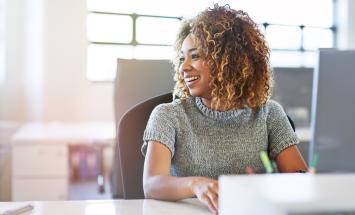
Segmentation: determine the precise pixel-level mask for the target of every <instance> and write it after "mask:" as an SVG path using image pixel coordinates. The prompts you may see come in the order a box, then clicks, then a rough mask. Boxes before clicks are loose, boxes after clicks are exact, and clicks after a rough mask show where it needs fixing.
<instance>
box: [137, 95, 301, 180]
mask: <svg viewBox="0 0 355 215" xmlns="http://www.w3.org/2000/svg"><path fill="white" fill-rule="evenodd" d="M150 140H154V141H158V142H160V143H162V144H163V145H165V146H166V147H167V148H168V149H169V150H170V152H171V155H172V160H171V175H174V176H207V177H211V178H215V179H216V178H217V177H218V176H219V175H222V174H243V173H245V168H246V167H247V166H249V167H252V168H253V169H254V171H256V172H259V173H261V172H265V170H264V167H263V164H262V162H261V160H260V156H259V153H260V152H261V151H267V152H268V153H269V156H270V157H271V158H272V159H274V158H275V157H276V156H277V155H278V154H279V153H280V152H281V151H282V150H284V149H286V148H288V147H290V146H292V145H295V144H297V143H298V142H299V141H298V138H297V136H296V134H295V133H294V131H293V130H292V127H291V125H290V123H289V122H288V119H287V116H286V114H285V112H284V111H283V109H282V107H281V106H280V105H279V104H278V103H277V102H275V101H272V100H270V101H268V102H267V103H266V104H265V105H263V106H261V107H260V108H258V109H256V110H252V109H248V108H246V109H232V110H229V111H225V112H219V111H214V110H212V109H209V108H208V107H206V106H205V105H204V104H203V102H202V99H201V98H199V97H192V96H190V97H189V98H188V99H186V100H185V101H182V100H179V99H177V100H174V101H173V102H172V103H168V104H161V105H158V106H157V107H156V108H155V109H154V110H153V112H152V114H151V116H150V118H149V121H148V124H147V127H146V130H145V132H144V136H143V146H142V153H143V154H144V155H145V153H146V149H147V144H148V141H150Z"/></svg>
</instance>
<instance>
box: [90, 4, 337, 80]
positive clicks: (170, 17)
mask: <svg viewBox="0 0 355 215" xmlns="http://www.w3.org/2000/svg"><path fill="white" fill-rule="evenodd" d="M214 2H215V3H219V4H220V5H223V4H226V3H227V1H222V0H220V1H216V0H215V1H212V0H211V1H204V3H203V2H201V1H189V0H171V1H163V0H150V1H140V0H130V1H123V0H105V1H102V0H87V7H88V11H89V13H88V16H87V38H88V41H89V45H88V52H87V53H88V60H87V62H88V67H87V78H88V79H89V80H90V81H112V80H113V79H114V78H115V72H116V71H115V68H116V59H117V58H129V59H131V58H135V59H171V58H172V56H173V48H172V44H173V42H174V40H175V37H176V34H177V30H178V27H179V24H180V21H181V18H182V17H191V16H194V15H195V14H197V13H198V12H199V11H201V10H203V9H204V8H206V7H209V6H212V5H213V3H214ZM228 3H229V4H230V5H231V7H232V8H235V9H242V10H244V11H246V12H248V14H249V15H250V17H251V18H252V19H253V20H254V21H256V22H257V23H258V24H259V25H260V28H261V30H262V31H263V32H264V34H265V37H266V39H267V41H268V44H269V46H270V48H271V56H270V61H271V65H272V66H288V67H298V66H307V67H313V66H314V65H315V64H316V53H317V52H316V51H317V49H318V48H332V47H335V42H334V41H335V38H336V26H335V25H334V14H333V11H334V8H335V3H336V0H312V1H307V0H298V1H285V0H269V1H260V0H231V1H228ZM275 5H277V6H275ZM305 5H306V6H305ZM315 14H316V15H315Z"/></svg>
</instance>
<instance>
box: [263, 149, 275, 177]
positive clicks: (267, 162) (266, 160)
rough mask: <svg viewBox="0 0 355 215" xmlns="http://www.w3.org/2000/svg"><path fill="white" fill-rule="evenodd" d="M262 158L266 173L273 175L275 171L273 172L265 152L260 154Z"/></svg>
mask: <svg viewBox="0 0 355 215" xmlns="http://www.w3.org/2000/svg"><path fill="white" fill-rule="evenodd" d="M260 158H261V161H262V162H263V164H264V167H265V170H266V173H272V171H273V170H272V166H271V162H270V159H269V157H268V156H267V153H266V152H265V151H262V152H260Z"/></svg>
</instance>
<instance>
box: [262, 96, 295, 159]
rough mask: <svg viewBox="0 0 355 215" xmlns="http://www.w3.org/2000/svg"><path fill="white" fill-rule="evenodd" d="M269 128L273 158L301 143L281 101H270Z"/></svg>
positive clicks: (271, 155)
mask: <svg viewBox="0 0 355 215" xmlns="http://www.w3.org/2000/svg"><path fill="white" fill-rule="evenodd" d="M267 128H268V139H269V153H270V157H271V158H272V159H275V158H276V156H277V155H278V154H279V153H280V152H281V151H283V150H285V149H286V148H288V147H290V146H292V145H296V144H298V143H299V140H298V138H297V135H296V133H295V132H294V131H293V129H292V126H291V124H290V122H289V121H288V118H287V115H286V113H285V111H284V110H283V108H282V107H281V105H280V104H279V103H277V102H275V101H272V100H271V101H269V102H268V116H267Z"/></svg>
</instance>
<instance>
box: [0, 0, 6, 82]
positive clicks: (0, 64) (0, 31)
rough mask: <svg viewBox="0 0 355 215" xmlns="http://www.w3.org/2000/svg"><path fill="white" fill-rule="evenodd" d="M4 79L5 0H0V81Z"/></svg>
mask: <svg viewBox="0 0 355 215" xmlns="http://www.w3.org/2000/svg"><path fill="white" fill-rule="evenodd" d="M4 80H5V0H0V83H1V82H3V81H4Z"/></svg>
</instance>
